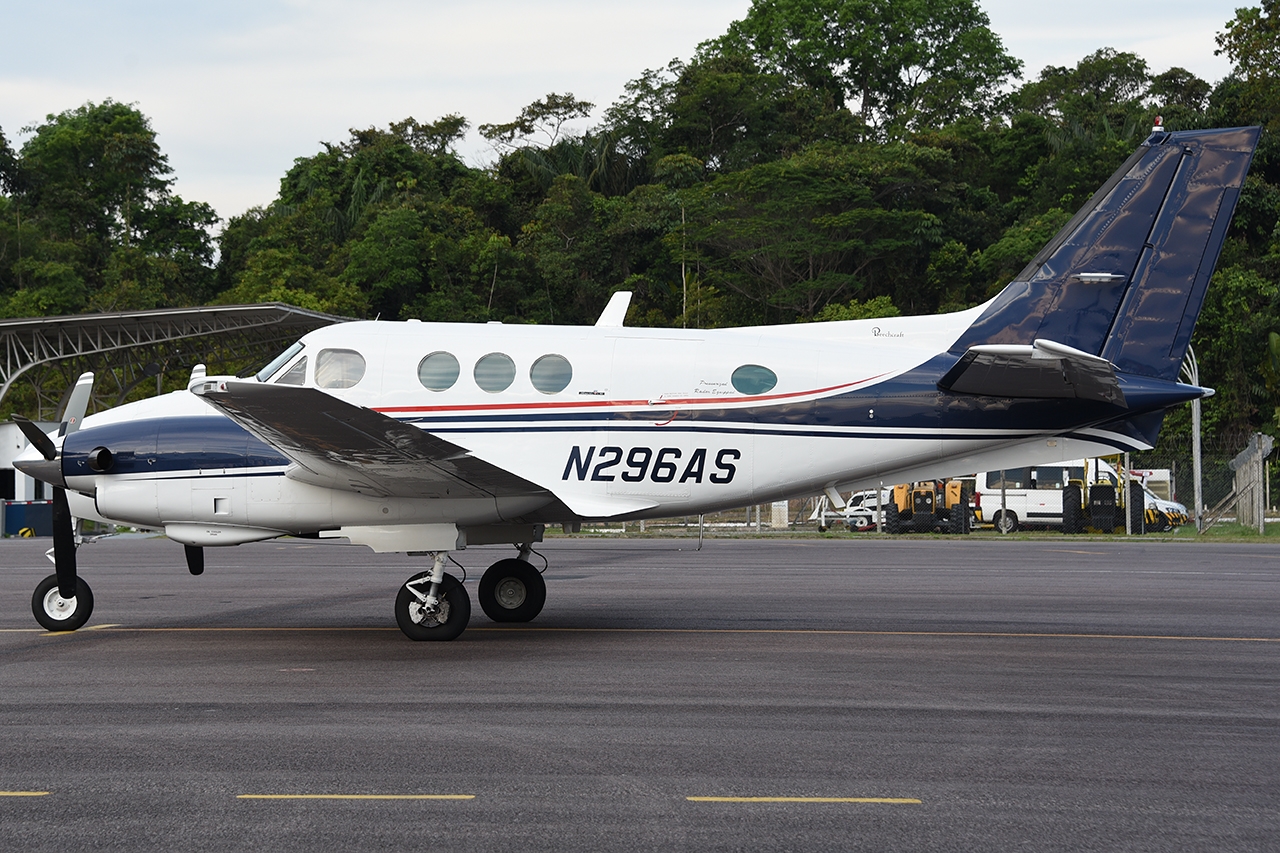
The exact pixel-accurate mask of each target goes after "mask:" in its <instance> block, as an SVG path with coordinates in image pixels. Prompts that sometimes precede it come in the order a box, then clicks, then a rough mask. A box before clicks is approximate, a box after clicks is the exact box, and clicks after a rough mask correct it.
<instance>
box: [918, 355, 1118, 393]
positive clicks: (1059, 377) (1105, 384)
mask: <svg viewBox="0 0 1280 853" xmlns="http://www.w3.org/2000/svg"><path fill="white" fill-rule="evenodd" d="M938 387H939V388H941V389H942V390H944V391H952V392H954V393H957V394H980V395H983V396H988V397H1034V398H1049V399H1061V398H1066V399H1072V398H1074V399H1080V400H1095V401H1098V402H1102V403H1111V404H1113V405H1116V406H1121V407H1123V408H1128V403H1127V402H1126V401H1125V398H1124V392H1123V391H1122V390H1121V388H1120V382H1119V380H1118V379H1117V378H1116V371H1115V365H1113V364H1112V363H1111V362H1109V361H1107V360H1106V359H1105V358H1100V357H1099V356H1096V355H1091V354H1090V353H1087V352H1083V351H1082V350H1078V349H1075V348H1073V347H1069V346H1066V345H1064V344H1059V343H1055V342H1054V341H1047V340H1037V341H1036V342H1035V343H1034V344H1032V345H1031V346H1025V345H1015V344H983V345H979V346H973V347H970V348H969V349H968V351H967V352H965V354H964V355H963V356H961V357H960V360H959V361H958V362H956V364H955V366H954V367H952V368H951V369H950V370H948V371H947V373H946V375H945V376H943V377H942V379H940V380H939V381H938Z"/></svg>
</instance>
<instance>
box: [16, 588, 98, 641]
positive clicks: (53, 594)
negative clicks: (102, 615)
mask: <svg viewBox="0 0 1280 853" xmlns="http://www.w3.org/2000/svg"><path fill="white" fill-rule="evenodd" d="M91 613H93V591H92V590H90V589H89V585H88V584H87V583H85V582H84V578H81V577H77V578H76V594H75V597H74V598H72V599H70V600H68V599H65V598H63V597H62V596H60V595H58V576H57V575H49V577H47V578H45V579H44V580H42V581H40V584H39V585H38V586H37V587H36V591H35V592H34V593H32V594H31V614H32V615H33V616H35V617H36V621H37V622H39V623H40V627H42V628H44V629H45V630H46V631H74V630H76V629H77V628H80V627H82V626H83V625H84V623H86V622H88V621H89V615H90V614H91Z"/></svg>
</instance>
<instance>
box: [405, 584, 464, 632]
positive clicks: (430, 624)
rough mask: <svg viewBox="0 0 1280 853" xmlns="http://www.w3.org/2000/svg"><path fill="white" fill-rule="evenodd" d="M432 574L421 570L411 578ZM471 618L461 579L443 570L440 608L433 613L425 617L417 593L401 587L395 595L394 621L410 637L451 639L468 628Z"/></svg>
mask: <svg viewBox="0 0 1280 853" xmlns="http://www.w3.org/2000/svg"><path fill="white" fill-rule="evenodd" d="M424 577H431V572H421V573H419V574H416V575H414V576H413V577H411V578H409V580H410V581H415V580H418V579H419V578H424ZM470 620H471V596H469V595H467V590H466V588H465V587H463V585H462V582H461V581H459V580H458V579H457V578H455V577H454V576H453V575H450V574H446V575H445V576H444V579H443V580H441V581H440V611H439V612H438V613H437V615H436V617H434V618H433V617H424V615H423V613H422V607H421V605H420V604H419V602H418V599H417V597H416V596H414V594H413V593H411V592H410V591H409V590H408V589H406V588H405V587H403V586H402V587H400V593H399V594H398V595H397V596H396V624H398V625H399V626H400V630H401V631H403V632H404V635H405V636H406V637H408V638H409V639H410V640H437V641H440V640H454V639H457V638H458V636H459V635H460V634H461V633H462V632H463V631H465V630H466V629H467V622H469V621H470Z"/></svg>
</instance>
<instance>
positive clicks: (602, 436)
mask: <svg viewBox="0 0 1280 853" xmlns="http://www.w3.org/2000/svg"><path fill="white" fill-rule="evenodd" d="M1258 135H1259V129H1258V128H1234V129H1225V130H1195V131H1183V132H1177V133H1168V132H1164V131H1163V130H1161V129H1159V128H1156V129H1154V130H1153V132H1152V134H1151V136H1150V137H1149V138H1148V139H1147V140H1146V141H1145V142H1144V143H1143V144H1142V145H1141V146H1139V147H1138V149H1137V151H1136V152H1134V154H1133V155H1132V156H1131V157H1130V158H1129V160H1128V161H1127V162H1125V163H1124V165H1122V166H1121V167H1120V168H1119V170H1118V171H1117V172H1116V173H1115V174H1114V175H1113V176H1112V177H1111V178H1110V180H1108V181H1107V183H1106V184H1104V185H1103V187H1102V188H1101V189H1099V190H1098V192H1097V193H1096V194H1095V195H1094V196H1093V198H1091V199H1090V200H1089V201H1088V202H1087V203H1086V204H1085V206H1084V207H1083V208H1081V210H1080V211H1079V212H1078V213H1077V214H1076V215H1075V216H1074V217H1073V218H1072V219H1071V220H1070V221H1069V222H1068V223H1067V224H1066V225H1065V226H1064V227H1063V229H1062V230H1061V231H1060V232H1059V233H1058V234H1057V235H1056V236H1055V237H1054V238H1053V239H1052V240H1051V241H1050V242H1049V243H1048V244H1047V245H1046V246H1045V247H1044V248H1043V249H1042V250H1041V251H1040V253H1039V254H1037V255H1036V257H1035V258H1034V259H1033V260H1032V261H1031V263H1029V264H1028V265H1027V267H1026V269H1024V270H1023V271H1022V272H1021V273H1019V274H1018V275H1017V276H1016V277H1014V279H1013V280H1012V281H1011V282H1009V283H1008V285H1007V286H1006V287H1005V288H1004V290H1002V291H1001V292H1000V293H999V294H998V295H997V296H996V297H995V298H994V299H992V300H990V301H989V302H987V303H985V304H983V305H978V306H975V307H972V308H969V309H967V310H965V311H959V312H956V313H951V314H941V315H937V316H932V317H894V318H881V319H877V320H851V321H841V322H828V323H806V324H803V325H799V326H761V327H752V328H740V329H638V328H629V327H626V326H625V324H624V319H625V317H626V313H627V306H628V302H629V300H630V294H629V293H626V292H619V293H615V294H613V297H612V298H611V300H610V302H609V304H608V305H607V306H606V307H605V309H604V311H603V313H602V314H601V316H600V319H599V320H598V321H597V322H596V324H595V325H594V326H591V327H581V328H580V327H566V326H527V325H503V324H500V323H490V324H478V325H477V324H460V323H420V322H416V321H408V322H402V323H391V322H378V321H373V322H351V323H342V324H338V325H334V326H329V327H326V328H323V329H319V330H317V331H314V332H311V333H309V334H307V335H305V336H304V337H302V338H301V339H300V340H298V341H297V342H295V343H294V344H293V345H292V346H290V347H289V348H288V349H286V350H285V351H284V352H282V353H281V354H280V355H279V356H278V357H277V358H276V359H274V360H273V361H272V362H271V363H270V364H268V365H267V366H266V367H264V368H263V369H262V370H261V371H259V372H258V373H257V374H256V376H253V377H249V378H237V377H233V376H206V375H205V369H204V366H203V365H196V366H195V367H194V369H193V371H192V375H191V380H190V382H189V385H188V387H187V389H186V390H183V391H178V392H174V393H172V394H167V395H164V396H161V397H155V398H152V399H149V400H143V401H140V402H137V403H130V404H128V405H124V406H120V407H117V408H115V409H109V410H107V411H104V412H100V413H96V414H94V415H92V416H89V417H83V415H84V414H85V410H86V407H87V405H88V400H89V396H90V394H89V392H90V388H91V383H92V374H85V376H83V377H82V378H81V381H80V383H78V384H77V386H76V388H75V390H74V392H73V393H72V394H71V395H69V398H68V399H69V402H68V403H67V405H66V408H65V413H64V415H63V424H62V426H61V427H60V428H59V430H58V431H57V432H56V433H53V434H48V435H47V434H45V433H44V432H42V431H41V430H40V429H39V428H38V427H36V425H35V424H33V423H32V422H30V421H27V420H23V419H20V418H17V417H15V420H17V421H18V422H19V424H20V425H21V427H22V430H23V432H24V433H25V434H26V436H27V438H28V439H29V440H30V447H29V448H28V449H27V450H25V451H24V452H23V454H22V455H21V456H20V457H19V458H18V459H17V460H16V462H15V464H16V465H17V467H19V468H20V469H21V470H23V471H25V472H26V473H28V474H30V475H31V476H33V477H37V478H39V479H41V480H43V481H45V482H47V483H50V484H52V485H53V486H54V501H53V510H54V548H53V560H54V568H55V571H54V574H52V575H50V576H49V577H47V578H45V579H44V580H43V581H42V582H41V583H40V584H39V585H38V586H37V587H36V590H35V594H34V595H33V596H32V610H33V612H34V614H35V617H36V619H37V620H38V621H39V622H40V624H41V625H43V626H45V627H46V628H48V629H50V630H75V629H76V628H79V627H80V626H82V625H84V624H85V621H86V620H87V619H88V618H89V615H90V613H91V612H92V608H93V596H92V593H91V592H90V590H89V587H88V584H87V583H85V580H84V578H83V577H81V576H80V574H79V572H78V571H77V566H76V548H77V538H76V519H78V518H90V519H96V520H99V521H103V522H108V523H118V524H124V525H133V526H139V527H146V528H154V529H158V530H163V531H164V532H165V534H167V536H168V537H169V539H171V540H173V541H174V542H176V543H180V544H181V545H182V546H183V547H184V554H185V559H186V564H187V567H188V569H189V570H190V572H191V573H192V574H196V575H198V574H200V573H202V572H203V571H204V549H205V548H207V547H218V546H227V545H238V544H241V543H245V542H253V541H260V540H266V539H272V538H274V537H279V536H288V535H292V536H305V537H308V538H312V539H330V538H333V539H342V540H345V541H348V542H350V543H353V544H355V545H360V546H368V547H370V548H372V549H374V550H375V551H380V552H407V553H410V554H414V555H421V554H425V555H426V562H425V564H424V566H423V567H422V568H423V570H422V571H421V572H419V573H417V574H415V575H414V576H413V577H411V578H409V579H408V580H407V581H406V582H405V583H404V584H402V585H401V586H400V587H399V589H398V592H397V594H396V599H395V608H394V613H395V618H396V622H397V624H399V626H400V628H401V630H402V631H403V632H404V633H405V635H407V636H408V637H410V638H412V639H415V640H451V639H453V638H455V637H457V636H459V635H460V634H461V633H462V632H463V630H464V629H465V628H466V626H467V624H468V621H469V619H470V616H471V600H472V595H471V593H469V592H468V589H467V588H466V587H465V586H464V585H463V584H462V582H460V581H459V580H458V579H457V578H456V577H454V576H453V575H452V574H449V573H448V572H446V571H445V568H446V566H447V565H448V563H449V562H450V561H451V560H455V559H458V558H461V559H465V558H466V554H465V549H467V548H470V547H473V546H476V545H498V544H507V545H511V546H514V551H513V552H512V554H511V555H510V556H508V557H507V558H505V559H500V560H498V561H496V562H494V563H493V564H492V565H491V566H489V568H488V569H487V570H486V571H485V572H483V574H482V575H481V576H480V578H479V583H478V584H476V585H475V586H474V587H473V589H474V594H475V596H476V598H477V599H478V600H479V603H480V606H481V608H482V609H483V611H484V613H485V615H487V616H488V617H489V618H491V619H493V620H495V621H498V622H527V621H529V620H531V619H533V618H534V617H536V616H537V615H538V613H539V612H540V611H541V610H542V608H543V605H544V603H545V601H546V593H547V589H546V584H545V582H544V580H543V576H542V575H541V574H540V573H539V572H538V571H537V570H536V569H534V568H533V566H532V564H531V560H532V559H533V557H532V555H533V554H534V549H535V547H536V546H537V544H538V543H539V542H540V541H541V540H542V536H543V532H544V530H545V529H546V527H547V526H548V525H562V526H564V527H565V528H567V529H573V528H574V527H575V526H576V525H578V524H580V523H582V522H586V521H604V520H610V521H615V522H616V521H628V520H642V519H648V518H663V517H670V516H688V515H697V514H701V513H708V512H715V511H718V510H728V509H734V508H736V507H742V506H746V505H749V504H759V503H766V502H769V501H775V500H784V499H786V498H789V497H793V496H806V495H813V494H816V493H821V492H825V493H826V494H828V495H835V496H836V497H838V493H839V492H840V491H847V490H855V489H867V488H873V487H875V486H876V485H877V484H879V483H882V482H884V483H900V482H907V481H911V480H922V479H933V478H937V477H947V476H958V475H962V474H968V473H972V472H974V471H984V470H986V471H989V470H996V469H1002V468H1017V467H1022V466H1027V465H1039V464H1049V463H1053V462H1055V461H1063V460H1071V459H1079V458H1081V457H1089V456H1098V455H1104V454H1107V453H1112V452H1115V451H1116V450H1117V449H1120V450H1125V449H1132V450H1140V449H1148V448H1150V447H1152V446H1153V445H1154V444H1155V441H1156V439H1157V436H1158V435H1159V432H1160V427H1161V424H1162V422H1163V419H1164V415H1165V413H1166V412H1167V411H1168V410H1169V409H1170V408H1172V407H1175V406H1178V405H1180V404H1182V403H1185V402H1186V401H1189V400H1193V399H1196V398H1199V397H1203V396H1205V395H1207V394H1209V393H1212V392H1211V391H1210V389H1207V388H1201V387H1197V386H1193V385H1187V384H1183V383H1182V382H1180V381H1179V378H1178V377H1179V370H1180V367H1181V363H1182V360H1183V357H1184V355H1185V354H1186V352H1187V347H1188V344H1189V342H1190V339H1191V334H1192V331H1193V329H1194V327H1195V322H1196V317H1197V315H1198V314H1199V312H1200V307H1201V305H1202V304H1203V302H1204V298H1205V292H1206V289H1207V288H1208V286H1209V281H1210V278H1211V276H1212V274H1213V268H1214V265H1215V264H1216V263H1217V259H1218V255H1219V253H1220V251H1221V249H1222V246H1223V242H1224V240H1225V238H1226V233H1227V226H1228V225H1229V223H1230V221H1231V216H1232V213H1233V212H1234V210H1235V206H1236V202H1237V200H1238V199H1239V196H1240V192H1241V188H1242V186H1243V184H1244V179H1245V175H1246V173H1247V171H1248V167H1249V163H1250V160H1251V158H1252V156H1253V152H1254V149H1255V148H1256V146H1257V143H1258ZM676 389H685V390H687V389H693V390H692V391H690V392H689V393H678V394H677V393H673V392H674V391H675V390H676ZM460 551H461V552H463V553H462V554H461V555H458V557H454V556H451V555H453V554H456V552H460ZM357 576H358V570H353V573H352V577H353V579H354V578H355V577H357ZM263 582H264V584H265V583H279V581H278V580H276V579H273V578H271V577H270V567H264V580H263ZM289 582H290V583H296V582H297V580H296V579H290V581H289ZM193 589H194V590H195V591H193V594H200V593H199V591H198V582H193ZM761 592H762V595H765V596H767V595H768V590H762V591H761Z"/></svg>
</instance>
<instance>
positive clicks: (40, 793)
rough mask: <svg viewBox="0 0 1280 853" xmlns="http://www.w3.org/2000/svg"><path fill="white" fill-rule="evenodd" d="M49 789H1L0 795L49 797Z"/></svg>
mask: <svg viewBox="0 0 1280 853" xmlns="http://www.w3.org/2000/svg"><path fill="white" fill-rule="evenodd" d="M47 796H49V792H48V791H0V797H47Z"/></svg>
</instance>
